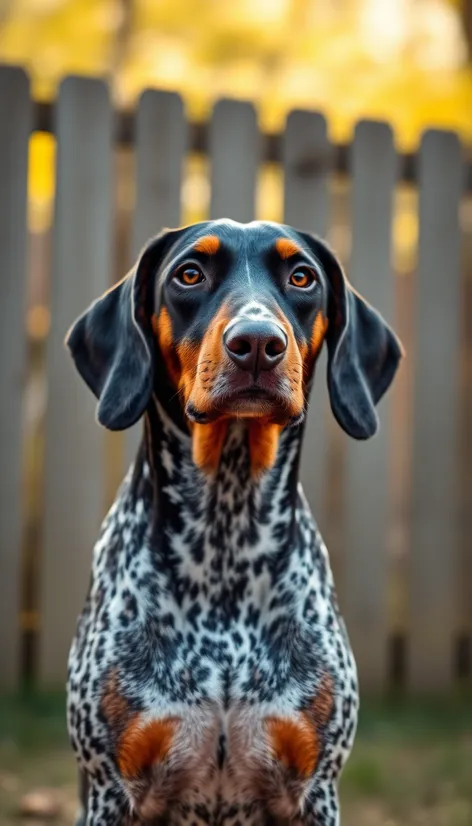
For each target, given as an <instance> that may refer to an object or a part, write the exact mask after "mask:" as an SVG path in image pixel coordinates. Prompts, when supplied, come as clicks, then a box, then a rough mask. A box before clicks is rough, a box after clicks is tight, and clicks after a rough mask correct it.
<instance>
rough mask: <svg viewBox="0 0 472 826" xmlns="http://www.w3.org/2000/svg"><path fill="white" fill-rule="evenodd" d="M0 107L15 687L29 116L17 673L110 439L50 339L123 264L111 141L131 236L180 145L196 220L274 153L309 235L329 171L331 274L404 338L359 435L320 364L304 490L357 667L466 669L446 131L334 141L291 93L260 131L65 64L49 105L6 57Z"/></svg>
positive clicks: (50, 642) (470, 393)
mask: <svg viewBox="0 0 472 826" xmlns="http://www.w3.org/2000/svg"><path fill="white" fill-rule="evenodd" d="M0 120H1V123H2V128H1V129H0V181H1V186H0V266H1V268H2V276H1V292H0V388H1V423H0V683H1V684H2V685H3V686H10V687H11V686H15V685H16V684H18V681H19V680H20V678H21V663H22V652H24V648H25V639H27V636H28V628H29V627H30V626H31V623H30V626H28V623H27V622H25V610H24V598H25V597H24V591H25V587H24V559H25V547H26V546H27V537H26V536H25V520H26V515H27V514H26V510H27V505H26V497H25V438H26V437H25V424H24V420H25V417H24V396H25V389H26V385H27V377H28V375H29V372H28V363H27V362H28V348H27V343H28V342H27V335H26V326H25V302H26V295H27V288H28V279H29V271H30V266H29V264H28V261H29V259H30V257H31V256H30V255H29V254H28V241H29V238H30V236H29V234H28V229H27V174H28V146H29V140H30V136H31V134H32V133H33V132H35V131H37V130H46V131H50V132H52V133H53V134H54V136H55V138H56V141H57V152H56V188H55V203H54V220H53V227H52V242H51V267H50V277H49V296H50V297H49V303H50V310H51V325H50V330H49V334H48V337H47V343H46V351H45V374H46V381H47V405H46V412H45V418H44V456H43V460H42V462H41V480H42V482H41V485H40V491H41V501H42V508H41V543H40V548H39V551H38V557H37V559H36V563H35V564H36V570H37V572H38V574H39V576H38V577H37V578H36V580H35V582H36V581H37V582H38V583H39V585H38V589H39V590H38V618H39V625H38V627H37V628H36V626H34V628H35V634H36V633H37V635H38V641H39V647H38V651H37V668H36V680H37V681H38V682H39V683H40V684H41V685H52V684H55V683H58V682H61V681H62V680H63V678H64V674H65V663H66V657H67V651H68V647H69V643H70V639H71V636H72V633H73V628H74V624H75V620H76V616H77V613H78V611H79V610H80V608H81V605H82V602H83V599H84V595H85V592H86V588H87V584H88V579H89V572H90V561H91V549H92V545H93V543H94V540H95V538H96V536H97V532H98V529H99V525H100V521H101V519H102V517H103V515H104V510H105V503H106V500H107V496H106V494H105V487H106V485H105V477H106V473H107V463H108V461H109V458H110V449H109V441H108V440H109V438H110V437H109V436H108V435H107V434H106V433H105V432H104V431H103V430H101V429H100V428H99V427H98V426H97V425H96V424H95V419H94V408H95V403H94V399H93V398H92V395H91V394H90V392H89V391H88V390H87V388H86V387H85V385H84V384H83V383H82V382H81V380H80V379H79V377H78V375H77V374H76V373H75V371H74V369H73V367H72V363H71V362H70V359H69V357H68V356H67V354H66V352H65V350H64V347H63V338H64V334H65V332H66V331H67V329H68V327H69V325H70V324H71V322H72V321H73V319H74V318H75V317H76V316H77V315H78V313H80V312H81V311H82V310H83V309H84V308H85V307H86V306H87V305H88V303H89V302H90V301H91V300H92V299H94V298H95V297H96V296H97V295H99V294H100V293H101V292H103V291H104V290H105V289H106V288H107V287H108V285H109V283H110V282H111V280H112V279H113V280H114V279H116V278H118V277H121V276H122V275H123V272H114V271H113V270H114V263H113V262H114V246H115V235H116V233H115V212H116V210H115V197H114V189H115V178H114V174H115V156H116V148H117V147H119V146H128V147H131V149H132V150H133V152H134V155H133V157H134V159H135V161H134V163H135V165H134V185H135V208H134V210H133V214H132V228H131V238H132V240H131V247H132V254H133V255H134V254H135V253H136V252H137V250H138V249H139V248H140V247H141V245H142V244H143V243H144V242H145V240H146V239H147V238H148V237H150V236H151V235H153V234H155V233H156V232H157V231H158V230H159V229H160V228H161V227H162V226H176V225H179V223H180V222H181V185H182V175H183V168H184V162H185V160H186V157H187V155H188V153H189V152H190V151H198V152H201V153H203V154H204V155H205V157H206V158H207V159H208V162H209V186H210V193H211V195H210V201H209V215H210V216H211V217H215V218H216V217H221V216H226V217H231V218H234V219H236V220H239V221H250V220H252V219H253V218H254V217H255V209H256V207H255V204H256V187H257V179H258V178H257V176H258V171H259V169H260V168H261V164H262V163H266V162H275V163H278V164H280V165H281V168H282V169H283V173H284V199H283V216H282V215H281V216H280V217H281V219H282V218H283V220H284V221H285V222H286V223H289V224H292V225H294V226H296V227H298V228H301V229H304V230H308V231H315V232H317V233H318V234H320V235H328V236H329V235H330V232H331V228H332V220H331V219H332V210H333V187H332V182H333V180H334V179H335V177H336V176H338V177H339V176H340V175H345V176H347V177H346V178H345V180H346V181H347V182H348V191H349V205H350V206H349V211H350V218H349V221H348V225H349V230H350V234H351V245H350V255H349V256H348V257H349V260H348V262H347V263H348V271H349V275H350V278H351V280H352V282H353V283H354V285H355V286H356V287H357V288H358V289H359V291H360V292H361V293H363V294H364V295H365V296H366V297H367V298H368V299H369V300H370V301H371V302H372V303H373V304H374V305H375V306H376V307H377V308H378V309H379V310H380V311H381V312H382V313H383V314H384V315H385V317H386V318H387V319H388V320H389V321H390V322H391V323H392V324H393V325H394V326H395V327H396V329H397V330H399V332H400V335H403V337H404V339H405V340H406V345H407V351H408V355H407V359H406V360H405V364H404V366H403V368H402V370H401V372H400V376H399V379H398V381H397V382H396V386H395V387H394V389H393V390H392V391H391V392H390V393H389V394H388V395H387V397H386V399H385V400H384V401H383V402H382V403H381V405H380V416H381V421H382V429H381V432H380V434H379V435H378V436H377V437H376V438H375V439H373V440H371V441H370V442H368V443H355V442H354V441H349V440H348V439H347V438H344V435H343V434H341V432H340V431H339V429H338V428H337V426H335V425H334V424H333V422H332V420H331V418H330V416H329V412H328V405H327V399H326V390H325V386H324V378H323V371H322V370H320V371H319V375H318V381H317V387H316V389H315V394H314V395H315V398H314V400H313V403H312V405H311V409H310V417H309V423H308V428H307V435H306V445H305V453H304V462H303V480H304V484H305V489H306V492H307V495H308V498H309V500H310V502H311V504H312V507H313V510H314V513H315V516H316V518H317V520H318V521H319V523H320V525H321V528H322V530H323V532H324V534H325V537H326V539H327V544H328V547H329V548H330V552H331V556H332V564H333V568H334V571H335V576H336V579H337V583H338V590H339V594H340V602H341V607H342V610H343V612H344V614H345V618H346V621H347V625H348V629H349V633H350V636H351V639H352V643H353V646H354V649H355V653H356V656H357V660H358V664H359V670H360V675H361V681H362V683H363V685H364V686H365V687H366V688H367V689H368V690H370V691H373V692H378V691H381V690H383V689H385V688H386V687H387V686H388V685H389V684H390V683H391V682H392V681H397V682H398V681H401V682H402V683H403V684H404V685H405V686H406V687H407V688H408V689H409V690H410V691H412V692H423V691H441V690H445V689H449V688H451V687H452V686H453V685H454V684H455V683H456V682H457V681H458V680H459V681H462V682H464V681H467V680H470V679H471V668H470V646H471V637H472V529H471V528H472V526H471V522H472V520H471V511H472V493H471V491H472V478H471V465H472V461H471V458H472V457H471V441H472V439H471V435H472V390H471V388H472V376H471V366H470V365H471V362H472V355H471V354H472V347H471V342H472V324H471V320H470V319H471V316H472V313H471V309H472V301H471V296H472V289H471V278H470V269H471V268H472V261H471V260H470V256H469V255H468V254H467V252H469V253H470V252H471V250H472V244H471V241H470V237H469V234H470V233H469V230H468V227H469V225H470V223H471V221H470V204H469V189H470V180H471V176H470V167H469V166H468V164H467V163H466V159H465V157H464V151H463V148H462V147H461V145H460V142H459V140H458V138H457V136H455V135H454V134H452V133H446V132H439V131H434V130H431V131H428V132H427V133H426V134H425V135H424V136H423V139H422V141H421V145H420V147H419V150H418V153H417V155H411V156H399V155H398V154H397V152H396V150H395V145H394V136H393V134H392V131H391V129H390V127H389V126H388V125H387V124H385V123H375V122H367V121H364V122H361V123H359V124H358V126H357V128H356V130H355V135H354V138H353V142H352V145H351V146H349V147H338V146H332V145H331V144H330V141H329V137H328V132H327V125H326V122H325V120H324V118H323V117H322V116H321V115H320V114H317V113H314V112H308V111H294V112H292V113H291V114H290V115H289V117H288V120H287V124H286V129H285V132H284V134H283V135H278V136H266V135H261V134H260V132H259V130H258V124H257V117H256V113H255V110H254V108H253V107H252V106H251V105H250V104H248V103H242V102H236V101H230V100H223V101H220V102H218V103H217V104H216V106H215V108H214V110H213V113H212V115H211V118H210V120H209V122H208V124H204V125H193V124H188V123H187V121H186V118H185V112H184V107H183V103H182V100H181V99H180V98H179V96H178V95H175V94H170V93H165V92H160V91H151V90H147V91H145V92H144V93H143V95H142V97H141V98H140V101H139V104H138V105H137V109H136V112H135V113H128V114H118V113H115V112H114V111H113V108H112V105H111V102H110V94H109V90H108V88H107V86H106V85H105V84H104V83H103V82H102V81H100V80H95V79H84V78H76V77H69V78H66V79H65V80H64V81H63V83H62V84H61V87H60V90H59V93H58V98H57V101H56V102H55V104H54V105H51V106H45V105H38V104H35V103H34V102H33V101H32V100H31V96H30V89H29V82H28V78H27V77H26V75H25V74H24V73H23V71H21V70H19V69H17V68H9V67H2V68H0ZM402 181H403V185H404V186H413V185H414V186H417V191H418V210H419V237H418V248H417V266H416V268H415V270H414V272H412V273H410V274H409V276H408V277H405V276H403V277H399V276H398V275H396V274H395V273H394V271H393V268H392V263H391V262H392V237H393V226H394V215H395V208H396V207H395V204H396V201H395V197H396V193H397V192H398V184H399V183H400V182H402ZM415 191H416V190H415ZM257 217H264V216H263V215H258V216H257ZM460 218H461V219H463V220H462V222H461V220H460ZM464 227H465V229H464ZM467 264H468V266H467ZM113 438H115V437H113ZM116 438H118V439H119V437H116ZM137 438H138V435H137V433H136V430H135V431H134V432H132V433H130V434H127V435H126V437H125V447H124V450H123V453H122V455H123V457H124V461H123V467H122V468H120V470H121V471H124V467H125V462H126V461H128V460H129V458H130V457H131V456H132V453H133V450H134V448H135V446H136V442H137ZM115 461H116V459H115ZM399 535H401V537H402V539H401V541H400V542H398V536H399ZM398 548H400V551H399V550H398Z"/></svg>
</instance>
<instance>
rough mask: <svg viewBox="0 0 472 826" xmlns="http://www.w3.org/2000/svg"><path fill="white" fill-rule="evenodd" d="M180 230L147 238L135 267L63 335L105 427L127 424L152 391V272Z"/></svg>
mask: <svg viewBox="0 0 472 826" xmlns="http://www.w3.org/2000/svg"><path fill="white" fill-rule="evenodd" d="M178 234H179V230H175V231H170V232H169V231H164V232H162V233H161V234H160V235H159V236H158V237H157V238H154V239H153V240H152V241H150V242H149V243H148V244H147V246H146V247H145V248H144V250H143V252H142V253H141V255H140V257H139V259H138V262H137V264H136V265H135V267H134V269H133V270H131V272H130V273H129V274H128V275H127V276H126V277H125V278H124V279H123V280H122V281H120V282H119V283H118V284H116V285H115V286H114V287H112V288H111V290H109V291H108V292H106V293H105V295H103V296H102V297H101V298H99V299H97V301H95V302H94V303H93V304H92V305H91V307H89V309H88V310H86V312H85V313H83V315H81V316H80V317H79V318H78V319H77V321H76V322H75V323H74V324H73V325H72V327H71V329H70V330H69V332H68V334H67V337H66V344H67V346H68V348H69V350H70V353H71V355H72V358H73V359H74V363H75V366H76V367H77V370H78V371H79V373H80V375H81V376H82V378H83V379H84V381H85V382H86V383H87V384H88V386H89V387H90V389H91V390H92V392H93V393H94V394H95V396H96V397H97V399H98V406H97V419H98V421H99V422H100V424H102V425H103V426H104V427H107V428H109V429H110V430H124V429H125V428H127V427H131V425H133V424H134V423H135V422H136V421H137V420H138V419H139V418H140V417H141V416H142V414H143V413H144V411H145V409H146V407H147V405H148V403H149V400H150V398H151V394H152V390H153V380H154V341H153V335H152V324H151V317H152V313H153V312H154V293H155V289H154V287H155V275H156V271H157V268H158V267H159V264H160V263H161V261H162V260H163V258H164V256H165V254H166V252H167V250H168V249H169V247H170V245H171V243H172V242H173V241H175V240H176V237H177V235H178Z"/></svg>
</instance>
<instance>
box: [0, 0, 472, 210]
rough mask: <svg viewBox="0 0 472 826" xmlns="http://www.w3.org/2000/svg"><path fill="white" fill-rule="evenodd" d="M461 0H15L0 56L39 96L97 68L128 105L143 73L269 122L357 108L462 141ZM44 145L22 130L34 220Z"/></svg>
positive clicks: (465, 105) (186, 94) (408, 138)
mask: <svg viewBox="0 0 472 826" xmlns="http://www.w3.org/2000/svg"><path fill="white" fill-rule="evenodd" d="M460 2H461V0H402V1H401V2H400V0H343V2H342V3H341V2H339V3H337V4H333V3H332V2H331V0H316V2H315V0H131V2H130V4H129V7H130V8H131V15H130V18H129V20H128V18H127V15H126V9H127V3H126V0H16V2H14V3H11V4H10V10H9V12H7V13H6V16H5V17H4V18H3V19H2V20H1V23H0V60H1V61H2V62H10V63H20V64H23V65H25V66H26V67H27V69H28V71H29V73H30V75H31V78H32V88H33V93H34V95H35V96H36V97H39V98H48V99H50V98H52V97H53V96H54V95H55V93H56V90H57V86H58V83H59V81H60V79H61V78H62V77H63V76H64V74H67V73H78V74H96V75H102V76H108V77H109V80H110V83H111V84H112V88H113V94H114V96H115V100H116V102H117V104H118V105H122V106H126V107H129V106H132V105H133V104H134V102H135V101H136V99H137V97H138V96H139V95H140V93H141V92H142V90H143V89H144V88H145V87H147V86H153V87H161V88H165V89H174V90H177V91H179V92H180V93H181V94H182V96H183V98H184V101H185V105H186V108H187V112H188V114H189V116H190V117H192V118H202V117H206V116H207V115H208V113H209V111H210V109H211V106H212V105H213V103H214V101H215V100H216V99H217V98H218V97H221V96H230V97H236V98H241V99H249V100H252V101H253V102H254V103H255V104H256V105H257V107H258V112H259V117H260V123H261V126H262V128H264V129H268V130H278V129H281V128H283V124H284V121H285V117H286V115H287V112H288V111H289V110H290V109H291V108H294V107H306V108H311V109H318V110H321V111H322V112H324V113H325V115H326V117H327V118H328V123H329V130H330V134H331V137H332V138H333V139H334V140H337V141H344V140H347V139H348V138H349V137H350V135H351V133H352V130H353V127H354V125H355V123H356V121H357V120H358V119H359V118H362V117H369V118H377V119H382V120H388V121H389V122H390V123H391V124H392V126H393V128H394V130H395V135H396V140H397V143H398V146H399V148H403V149H409V148H412V147H414V146H415V145H416V144H417V143H418V141H419V139H420V136H421V133H422V131H423V130H424V129H426V128H428V127H429V126H437V127H441V128H450V129H453V130H456V131H458V132H459V134H460V135H461V137H462V138H463V139H464V140H466V141H472V118H471V117H470V112H471V109H472V71H471V70H470V69H466V68H465V67H464V55H465V46H464V41H463V37H462V35H461V33H460V25H459V17H458V12H459V7H460ZM53 154H54V152H53V144H52V143H51V139H50V138H47V137H46V136H38V137H35V138H34V139H33V141H32V145H31V169H32V177H31V181H30V193H31V195H33V196H34V199H33V200H34V201H35V203H36V207H35V210H36V212H35V216H33V218H34V220H39V221H40V222H41V220H42V217H41V216H42V214H43V213H42V210H43V211H44V209H46V207H45V204H47V202H48V201H50V198H51V195H52V178H53V171H52V170H53ZM267 181H270V175H269V177H268V178H267ZM267 186H269V184H267Z"/></svg>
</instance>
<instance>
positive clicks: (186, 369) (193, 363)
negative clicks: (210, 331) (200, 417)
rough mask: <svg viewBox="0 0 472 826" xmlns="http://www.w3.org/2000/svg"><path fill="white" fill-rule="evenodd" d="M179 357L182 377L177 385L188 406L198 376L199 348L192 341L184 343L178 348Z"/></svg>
mask: <svg viewBox="0 0 472 826" xmlns="http://www.w3.org/2000/svg"><path fill="white" fill-rule="evenodd" d="M177 355H178V359H179V365H180V376H179V381H178V383H177V387H178V389H179V390H180V391H181V392H182V395H183V400H184V403H185V404H186V403H187V401H188V399H189V396H190V394H191V392H192V389H193V386H194V382H195V377H196V375H197V366H198V356H199V346H198V344H193V343H192V342H190V341H183V342H182V343H181V344H179V345H178V346H177Z"/></svg>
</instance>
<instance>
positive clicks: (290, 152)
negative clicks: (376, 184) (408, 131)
mask: <svg viewBox="0 0 472 826" xmlns="http://www.w3.org/2000/svg"><path fill="white" fill-rule="evenodd" d="M330 165H331V145H330V142H329V139H328V134H327V125H326V120H325V118H324V117H323V116H322V115H320V114H318V113H317V112H307V111H302V110H295V111H293V112H291V113H290V114H289V116H288V118H287V124H286V128H285V136H284V145H283V169H284V178H285V186H284V221H285V223H286V224H289V225H291V226H293V227H295V228H296V229H300V230H303V231H304V232H311V233H313V234H315V235H318V236H320V237H325V236H326V234H327V231H328V212H329V196H328V176H329V172H330ZM328 416H329V402H328V393H327V389H326V355H325V353H324V351H323V352H322V353H321V354H320V357H319V359H318V364H317V369H316V382H315V385H314V388H313V391H312V397H311V403H310V407H309V411H308V417H307V423H306V430H305V439H304V450H303V456H302V464H301V480H302V484H303V487H304V490H305V493H306V496H307V499H308V501H309V503H310V505H311V507H312V510H313V513H314V515H315V518H316V520H317V522H318V523H319V525H320V528H321V531H322V533H323V535H324V536H325V538H326V541H328V543H329V538H328V537H329V526H328V525H326V523H325V518H324V517H325V513H324V512H325V509H326V501H325V497H326V489H325V488H326V485H325V466H326V461H327V445H328V439H329V429H328V426H327V424H328V422H327V417H328Z"/></svg>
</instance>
